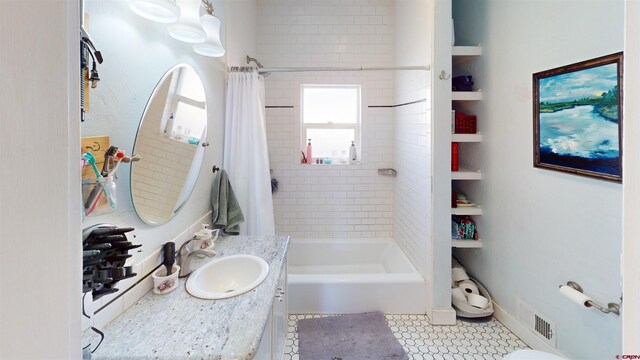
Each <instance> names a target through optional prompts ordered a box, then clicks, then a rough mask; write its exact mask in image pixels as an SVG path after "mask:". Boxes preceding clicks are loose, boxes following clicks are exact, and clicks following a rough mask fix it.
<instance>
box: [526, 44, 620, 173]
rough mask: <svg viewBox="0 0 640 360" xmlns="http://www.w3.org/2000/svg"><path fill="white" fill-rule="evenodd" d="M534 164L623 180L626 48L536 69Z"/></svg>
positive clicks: (534, 87) (534, 78) (534, 77)
mask: <svg viewBox="0 0 640 360" xmlns="http://www.w3.org/2000/svg"><path fill="white" fill-rule="evenodd" d="M533 126H534V160H533V165H534V166H535V167H538V168H545V169H551V170H557V171H564V172H568V173H572V174H577V175H583V176H590V177H594V178H599V179H604V180H609V181H615V182H622V53H621V52H620V53H616V54H611V55H607V56H603V57H599V58H596V59H592V60H587V61H582V62H579V63H576V64H571V65H567V66H563V67H559V68H556V69H551V70H546V71H542V72H539V73H535V74H533Z"/></svg>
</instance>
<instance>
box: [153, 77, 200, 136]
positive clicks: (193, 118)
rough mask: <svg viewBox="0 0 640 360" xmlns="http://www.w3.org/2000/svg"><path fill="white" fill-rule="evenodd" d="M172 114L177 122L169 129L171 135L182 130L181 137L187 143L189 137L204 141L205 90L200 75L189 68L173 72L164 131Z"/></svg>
mask: <svg viewBox="0 0 640 360" xmlns="http://www.w3.org/2000/svg"><path fill="white" fill-rule="evenodd" d="M171 113H174V114H175V121H174V123H173V128H172V129H168V130H169V133H171V132H172V131H177V130H178V129H180V132H181V134H180V137H182V138H183V139H184V140H185V141H186V138H188V137H194V138H196V139H197V140H200V139H202V137H203V136H204V130H205V127H206V119H207V108H206V101H205V95H204V88H203V87H202V83H201V82H200V78H199V77H198V74H196V73H195V71H193V69H191V68H189V67H183V68H181V69H179V70H178V71H174V72H173V75H172V78H171V84H170V85H169V92H168V95H167V102H166V104H165V109H164V113H163V114H164V115H163V119H164V121H165V123H164V124H163V129H164V128H165V126H166V119H168V118H169V116H170V115H171Z"/></svg>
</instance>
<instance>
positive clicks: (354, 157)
mask: <svg viewBox="0 0 640 360" xmlns="http://www.w3.org/2000/svg"><path fill="white" fill-rule="evenodd" d="M357 161H358V152H357V151H356V142H355V140H353V141H351V146H349V164H355V163H356V162H357Z"/></svg>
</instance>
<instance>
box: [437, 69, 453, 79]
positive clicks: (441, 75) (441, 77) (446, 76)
mask: <svg viewBox="0 0 640 360" xmlns="http://www.w3.org/2000/svg"><path fill="white" fill-rule="evenodd" d="M438 77H439V78H440V80H449V79H451V74H449V75H447V73H446V72H445V71H444V70H442V71H440V75H439V76H438Z"/></svg>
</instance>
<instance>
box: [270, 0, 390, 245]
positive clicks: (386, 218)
mask: <svg viewBox="0 0 640 360" xmlns="http://www.w3.org/2000/svg"><path fill="white" fill-rule="evenodd" d="M258 11H259V14H258V18H259V19H260V20H259V21H260V22H259V34H260V35H259V39H258V44H259V45H258V59H260V61H261V62H262V63H263V64H264V65H265V66H266V67H279V66H280V67H294V66H304V67H308V66H322V67H327V66H392V65H393V60H394V54H393V51H394V44H393V41H394V39H393V36H394V35H393V28H394V5H393V1H387V0H384V1H383V0H367V1H353V0H351V1H300V0H297V1H274V0H266V1H260V2H259V10H258ZM394 82H395V76H394V73H393V72H391V71H388V72H385V71H377V72H322V73H320V72H307V73H273V74H271V75H270V76H269V77H267V78H266V81H265V87H266V105H267V106H274V105H275V106H293V107H294V108H268V109H267V110H266V118H267V137H268V142H269V156H270V163H271V168H272V169H273V173H272V175H273V176H274V177H276V178H277V179H278V180H279V182H280V188H279V191H278V192H276V193H275V194H274V208H275V220H276V231H277V232H278V233H284V234H289V235H291V236H292V237H294V238H314V237H323V238H360V237H369V238H375V237H377V238H388V237H392V236H393V234H392V232H393V195H394V194H393V192H394V191H393V181H394V179H393V178H390V177H382V176H379V175H378V174H377V169H378V168H385V167H392V163H393V140H394V125H393V116H394V114H393V109H390V108H369V107H368V106H370V105H390V104H393V101H394V90H393V88H394ZM303 84H360V85H361V87H362V90H361V96H362V114H361V116H362V117H361V124H362V125H361V131H362V136H361V139H362V141H361V149H360V154H359V157H360V159H361V162H362V163H361V164H357V165H318V166H316V165H301V164H300V158H301V154H300V151H301V150H303V149H302V147H303V146H302V141H301V133H300V131H301V130H300V113H301V109H300V86H301V85H303ZM348 146H349V144H345V150H347V149H348Z"/></svg>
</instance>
